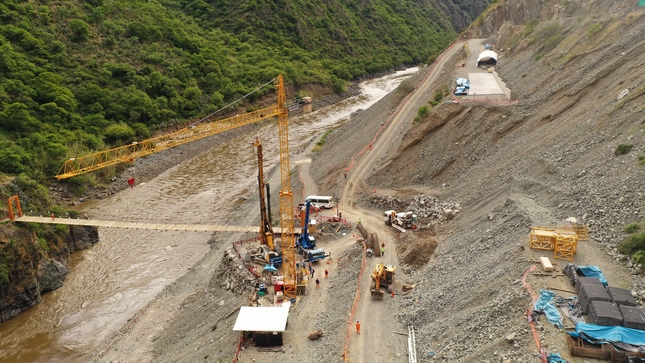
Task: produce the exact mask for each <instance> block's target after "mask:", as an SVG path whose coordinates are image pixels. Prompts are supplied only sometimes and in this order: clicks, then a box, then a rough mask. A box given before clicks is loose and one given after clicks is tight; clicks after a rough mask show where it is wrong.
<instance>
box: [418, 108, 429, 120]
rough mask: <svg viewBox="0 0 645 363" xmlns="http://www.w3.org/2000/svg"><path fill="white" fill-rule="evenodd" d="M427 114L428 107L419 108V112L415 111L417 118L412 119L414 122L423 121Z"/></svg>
mask: <svg viewBox="0 0 645 363" xmlns="http://www.w3.org/2000/svg"><path fill="white" fill-rule="evenodd" d="M428 113H430V110H429V109H428V106H421V107H419V110H418V111H417V116H416V117H415V118H414V121H415V122H419V121H421V120H423V119H424V118H425V117H426V116H428Z"/></svg>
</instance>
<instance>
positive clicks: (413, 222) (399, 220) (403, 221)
mask: <svg viewBox="0 0 645 363" xmlns="http://www.w3.org/2000/svg"><path fill="white" fill-rule="evenodd" d="M383 220H384V221H385V224H386V225H388V226H392V227H395V228H397V226H399V227H402V228H409V229H415V228H417V215H416V214H414V213H412V212H400V213H397V212H396V211H393V210H388V211H385V212H383ZM397 229H399V230H400V228H397Z"/></svg>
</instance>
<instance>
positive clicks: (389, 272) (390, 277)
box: [370, 263, 396, 299]
mask: <svg viewBox="0 0 645 363" xmlns="http://www.w3.org/2000/svg"><path fill="white" fill-rule="evenodd" d="M395 272H396V266H394V265H385V264H382V263H379V264H377V265H376V267H375V268H374V272H372V290H370V292H371V293H372V297H373V298H378V299H383V291H381V287H382V286H383V287H386V288H387V292H388V293H392V291H394V273H395Z"/></svg>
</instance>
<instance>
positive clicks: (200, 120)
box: [188, 77, 278, 127]
mask: <svg viewBox="0 0 645 363" xmlns="http://www.w3.org/2000/svg"><path fill="white" fill-rule="evenodd" d="M277 78H278V77H275V78H273V79H272V80H270V81H269V82H267V83H265V84H263V85H261V86H259V87H258V88H256V89H254V90H253V91H251V92H249V93H247V94H245V95H244V96H242V97H240V98H238V99H237V100H235V101H233V102H231V103H229V104H228V105H226V106H224V107H222V108H220V109H219V110H217V111H215V112H213V113H211V114H210V115H208V116H205V117H202V118H201V119H199V120H197V121H195V122H194V123H192V124H191V125H189V126H188V127H193V126H195V125H197V124H199V123H200V122H202V121H205V120H207V119H209V118H211V117H213V116H214V115H215V114H217V113H220V112H222V111H223V110H225V109H227V108H229V107H230V106H232V105H234V104H236V103H238V102H240V101H241V100H243V99H245V98H247V97H248V96H250V95H252V94H253V93H255V92H257V91H259V90H260V89H262V88H264V87H266V85H268V84H270V83H273V82H274V81H275V80H276V79H277Z"/></svg>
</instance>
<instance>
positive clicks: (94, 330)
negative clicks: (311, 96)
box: [0, 68, 418, 363]
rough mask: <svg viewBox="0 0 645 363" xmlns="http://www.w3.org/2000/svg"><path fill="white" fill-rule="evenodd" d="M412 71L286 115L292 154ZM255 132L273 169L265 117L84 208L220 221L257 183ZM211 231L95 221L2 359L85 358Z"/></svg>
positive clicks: (133, 216)
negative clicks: (89, 237)
mask: <svg viewBox="0 0 645 363" xmlns="http://www.w3.org/2000/svg"><path fill="white" fill-rule="evenodd" d="M416 71H418V69H417V68H411V69H408V70H405V71H399V72H396V73H395V74H390V75H387V76H384V77H381V78H377V79H372V80H368V81H365V82H363V83H361V93H360V95H358V96H355V97H352V98H349V99H346V100H343V101H342V102H339V103H337V104H335V105H333V106H329V107H327V108H324V109H321V110H317V111H315V112H312V113H310V114H306V115H301V116H298V117H293V118H290V120H289V147H290V151H291V153H292V154H293V153H294V152H297V151H299V150H302V149H303V148H304V147H305V146H306V145H307V144H308V143H309V142H310V141H311V140H312V138H314V137H320V135H321V134H322V133H324V132H325V131H326V130H329V129H333V128H336V127H338V126H340V125H342V124H343V123H344V122H346V121H347V120H348V119H349V115H350V114H351V113H353V112H355V111H356V110H358V109H367V108H369V107H370V106H371V105H372V104H374V103H375V102H376V101H378V100H380V99H381V98H382V97H383V96H385V95H386V94H388V93H389V92H391V91H392V90H394V89H395V88H396V86H398V85H399V84H400V83H401V82H402V81H403V80H404V79H405V78H407V77H409V76H410V75H412V74H413V73H415V72H416ZM255 136H259V137H260V139H261V141H262V144H263V152H264V158H265V159H264V160H265V168H266V169H265V170H272V169H273V168H276V167H277V165H278V161H279V154H278V152H279V150H278V147H277V145H278V143H279V142H278V130H277V125H276V123H275V121H272V122H264V123H263V126H262V127H261V128H260V129H259V130H258V131H257V132H256V133H255V134H254V135H241V136H238V137H235V138H233V139H232V140H229V141H227V142H225V143H222V144H218V145H214V146H213V148H212V149H210V150H208V151H207V152H205V153H203V154H201V155H199V156H197V157H195V158H193V159H191V160H189V161H187V162H184V163H182V164H179V165H177V166H175V167H173V168H172V169H170V170H168V171H166V172H164V173H163V174H162V175H160V176H158V177H157V178H155V179H153V180H152V181H150V182H148V183H144V184H140V185H137V186H136V187H135V188H133V189H128V190H125V191H123V192H120V193H118V194H115V195H113V196H111V197H109V198H106V199H104V200H100V201H92V202H88V203H85V204H84V205H82V206H81V208H80V209H81V212H84V213H86V214H88V215H89V216H91V218H93V219H104V220H116V221H137V222H167V223H199V224H221V223H224V222H223V221H226V216H227V215H228V214H229V213H230V212H231V211H232V210H233V209H234V208H236V207H237V206H238V201H240V200H242V199H243V198H244V197H246V196H248V195H249V194H251V193H253V192H254V191H255V189H257V159H256V158H257V157H256V154H255V149H254V148H253V146H252V142H253V141H254V139H255ZM292 166H293V165H292ZM209 238H210V234H209V233H204V232H175V231H151V230H124V229H118V228H111V229H110V228H99V240H100V242H99V243H97V244H96V245H95V246H94V247H92V248H90V249H88V250H84V251H79V252H76V253H75V254H74V255H73V256H72V258H71V263H70V265H69V270H70V273H69V275H68V276H67V279H66V281H65V285H64V286H63V287H61V288H60V289H58V290H56V291H52V292H50V293H48V294H45V295H44V296H43V300H42V302H41V303H40V304H38V305H36V306H35V307H33V308H31V309H29V310H28V311H25V312H23V313H22V314H20V315H19V316H18V317H16V318H14V319H11V320H9V321H6V322H3V323H0V363H1V362H12V363H13V362H61V361H64V362H70V361H72V362H73V361H83V360H84V357H86V356H87V354H88V353H91V352H93V351H95V350H96V349H98V348H100V346H101V344H102V343H103V342H104V341H105V340H106V339H108V338H110V337H111V336H112V335H113V334H114V333H115V332H116V331H117V330H119V329H120V328H121V326H123V325H124V324H125V323H126V322H127V321H128V319H130V318H131V317H132V316H133V315H134V314H136V313H137V312H138V311H139V310H140V309H142V308H143V307H144V306H145V305H146V304H147V303H148V302H149V301H150V300H152V299H153V298H154V296H155V295H156V294H157V293H159V292H160V291H161V290H162V289H163V288H164V287H165V286H167V285H168V284H170V283H172V282H173V281H175V280H176V279H177V278H178V277H180V276H182V275H183V274H184V273H185V272H186V271H187V270H188V269H189V268H190V267H191V266H193V265H194V264H195V263H196V262H197V261H199V259H201V258H202V256H203V255H204V254H205V253H206V252H207V251H208V249H209V245H208V244H207V243H206V242H207V241H208V240H209Z"/></svg>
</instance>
